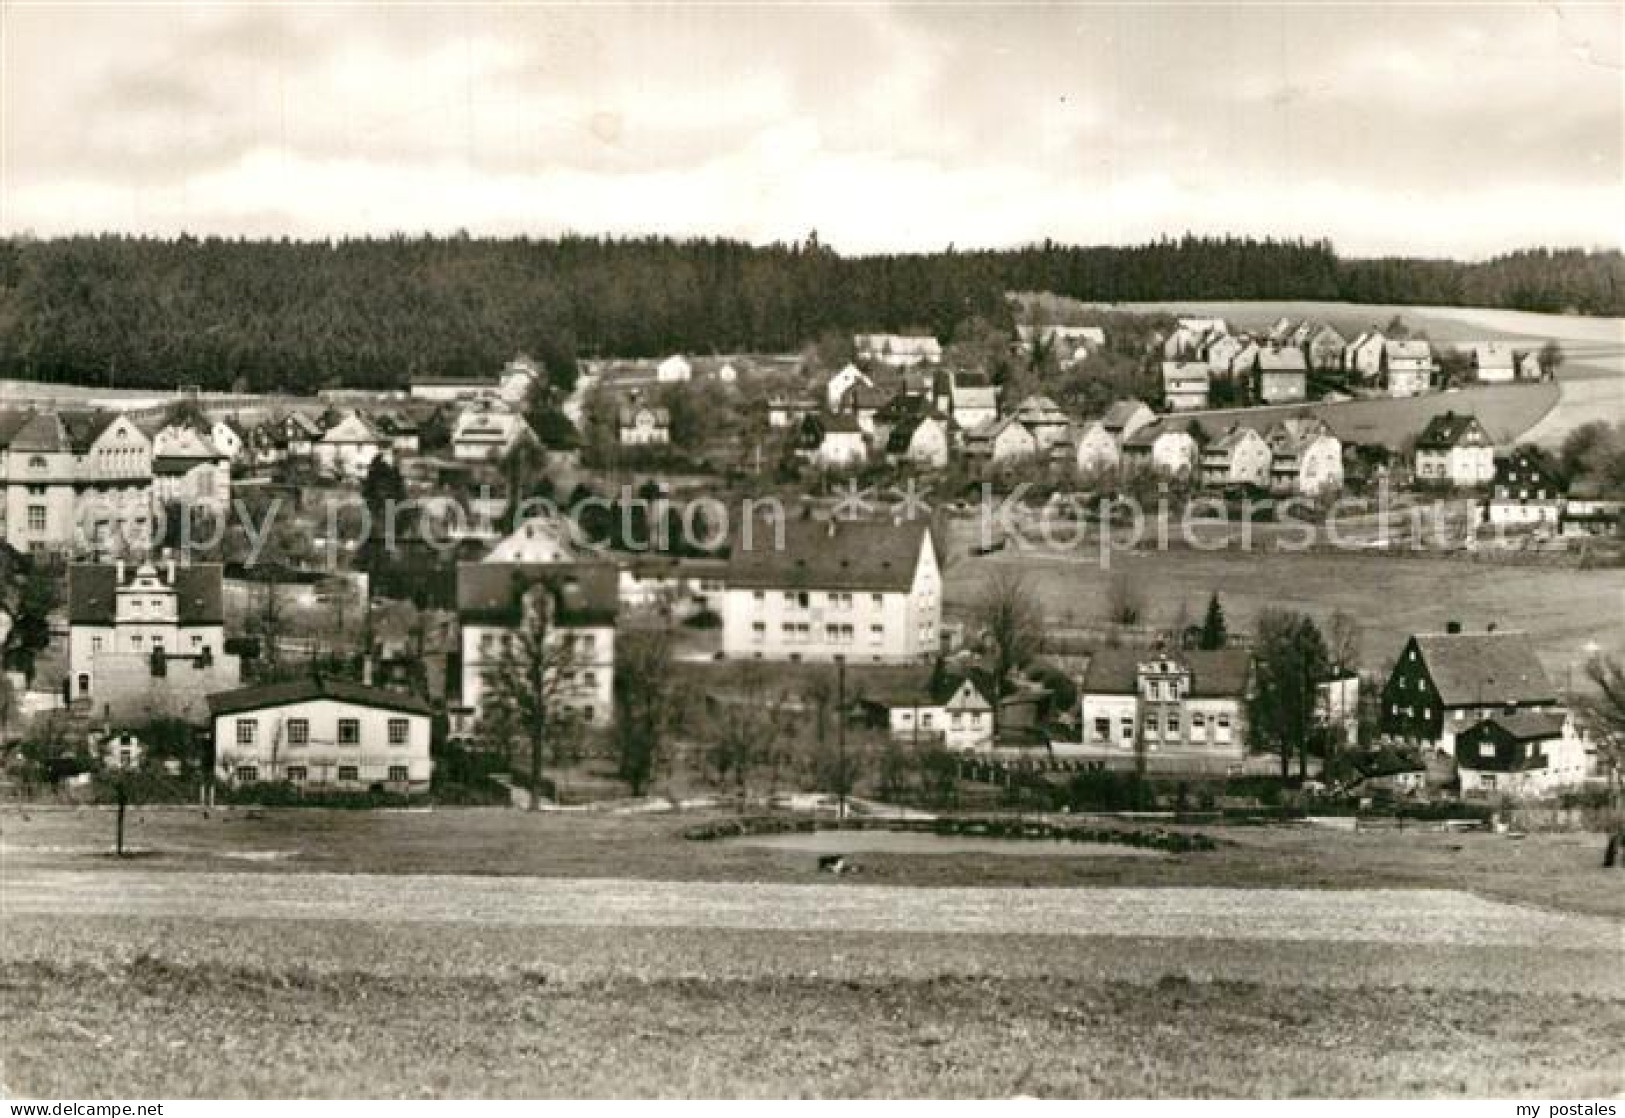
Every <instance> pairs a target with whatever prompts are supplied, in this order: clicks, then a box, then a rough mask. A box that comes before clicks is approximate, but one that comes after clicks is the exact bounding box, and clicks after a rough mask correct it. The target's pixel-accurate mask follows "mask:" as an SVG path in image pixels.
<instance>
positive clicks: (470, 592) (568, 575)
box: [457, 563, 620, 627]
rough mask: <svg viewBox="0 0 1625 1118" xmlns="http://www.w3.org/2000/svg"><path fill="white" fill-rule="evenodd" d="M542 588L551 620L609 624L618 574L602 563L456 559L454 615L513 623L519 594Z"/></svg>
mask: <svg viewBox="0 0 1625 1118" xmlns="http://www.w3.org/2000/svg"><path fill="white" fill-rule="evenodd" d="M537 586H545V587H547V588H548V590H549V592H550V593H551V594H552V596H553V604H554V608H555V613H554V616H553V620H554V622H555V623H556V624H559V625H565V626H570V627H586V626H596V625H613V624H615V615H616V612H617V610H618V608H619V605H620V596H619V575H618V573H617V572H616V569H615V567H614V566H613V565H611V564H608V563H459V564H457V616H458V617H459V618H461V619H462V620H463V621H464V622H465V623H468V622H472V623H475V624H485V625H506V626H514V625H518V624H519V622H520V617H521V613H520V606H521V604H522V602H523V599H524V596H525V594H526V593H527V592H528V591H530V590H531V589H533V588H534V587H537Z"/></svg>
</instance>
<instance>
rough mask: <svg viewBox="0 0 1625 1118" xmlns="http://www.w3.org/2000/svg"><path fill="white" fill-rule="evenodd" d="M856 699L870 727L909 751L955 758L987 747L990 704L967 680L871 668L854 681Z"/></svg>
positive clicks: (927, 672)
mask: <svg viewBox="0 0 1625 1118" xmlns="http://www.w3.org/2000/svg"><path fill="white" fill-rule="evenodd" d="M857 696H858V697H857V702H856V705H857V706H858V707H859V708H860V709H862V710H864V711H865V712H866V713H867V715H868V720H869V722H870V724H871V725H873V726H875V727H876V728H878V729H883V730H885V731H887V732H888V733H890V734H891V736H892V737H894V738H897V739H899V740H903V741H907V742H909V744H910V745H913V746H916V747H918V746H921V745H935V744H940V745H942V746H943V747H944V748H945V749H951V750H954V751H956V752H968V751H973V750H980V749H988V748H990V747H991V746H992V745H993V721H994V720H993V704H992V703H990V702H989V701H988V699H987V696H986V695H985V694H984V693H983V691H982V689H981V688H980V687H978V686H977V683H976V681H975V680H974V679H972V678H971V677H970V676H968V675H956V674H953V673H949V672H944V671H935V670H932V669H930V668H924V667H919V668H913V667H911V668H893V669H885V668H873V669H870V670H869V671H867V672H865V673H864V674H863V675H862V677H861V678H860V679H859V680H858V683H857Z"/></svg>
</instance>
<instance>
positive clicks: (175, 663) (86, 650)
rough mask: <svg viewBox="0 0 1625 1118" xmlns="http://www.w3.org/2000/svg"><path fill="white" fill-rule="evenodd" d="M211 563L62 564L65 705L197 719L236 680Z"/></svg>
mask: <svg viewBox="0 0 1625 1118" xmlns="http://www.w3.org/2000/svg"><path fill="white" fill-rule="evenodd" d="M221 587H222V581H221V568H220V565H219V564H218V563H198V564H191V565H177V564H176V563H175V562H173V561H167V560H166V561H163V562H160V563H140V564H137V563H126V562H123V561H119V562H115V563H100V564H96V563H76V564H74V565H73V566H71V567H69V568H68V678H67V692H68V693H67V696H66V698H67V699H68V701H70V702H76V703H87V704H88V705H89V706H90V708H91V710H92V712H93V713H95V714H96V715H99V716H102V717H112V718H117V719H122V718H128V717H135V716H149V717H163V716H168V717H176V718H185V717H195V716H199V715H201V713H202V709H203V707H202V703H203V699H204V696H206V695H207V694H209V693H210V692H211V691H219V690H223V689H225V688H230V687H235V686H237V683H238V681H239V678H240V676H239V670H240V669H239V663H238V659H237V657H235V656H231V655H228V654H227V653H226V651H225V612H224V607H223V605H222V601H221Z"/></svg>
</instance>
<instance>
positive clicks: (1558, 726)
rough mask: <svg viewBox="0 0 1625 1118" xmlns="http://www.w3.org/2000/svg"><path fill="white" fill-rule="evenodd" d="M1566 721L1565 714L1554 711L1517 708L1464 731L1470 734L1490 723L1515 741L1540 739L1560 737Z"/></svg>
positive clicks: (1475, 724) (1477, 723)
mask: <svg viewBox="0 0 1625 1118" xmlns="http://www.w3.org/2000/svg"><path fill="white" fill-rule="evenodd" d="M1567 721H1568V718H1567V716H1566V715H1563V714H1559V713H1557V712H1556V711H1545V710H1518V711H1513V712H1511V713H1501V714H1496V715H1492V716H1491V717H1489V718H1486V719H1484V720H1483V721H1481V722H1476V723H1474V724H1473V725H1472V726H1469V727H1468V728H1467V730H1466V731H1465V733H1469V734H1470V733H1473V732H1474V731H1475V730H1478V729H1479V727H1481V726H1485V725H1491V726H1495V727H1497V728H1498V729H1500V730H1501V731H1503V732H1504V733H1505V734H1506V735H1507V736H1508V737H1510V738H1512V739H1513V740H1515V741H1542V740H1544V739H1546V738H1555V737H1560V736H1561V735H1562V733H1563V724H1564V723H1565V722H1567Z"/></svg>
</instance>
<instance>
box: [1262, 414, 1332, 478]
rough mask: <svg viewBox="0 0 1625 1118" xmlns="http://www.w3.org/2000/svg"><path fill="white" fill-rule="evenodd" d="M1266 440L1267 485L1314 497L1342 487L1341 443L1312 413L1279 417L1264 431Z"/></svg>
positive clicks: (1328, 426) (1325, 424) (1329, 428)
mask: <svg viewBox="0 0 1625 1118" xmlns="http://www.w3.org/2000/svg"><path fill="white" fill-rule="evenodd" d="M1264 440H1265V441H1266V442H1268V443H1269V444H1270V453H1271V455H1272V457H1271V459H1270V489H1271V490H1272V491H1273V492H1276V493H1299V494H1302V495H1303V496H1305V497H1314V496H1318V495H1320V494H1322V493H1331V492H1336V491H1337V490H1339V489H1341V488H1343V443H1342V441H1341V440H1340V439H1338V437H1337V436H1336V435H1334V434H1332V429H1331V427H1330V425H1328V424H1327V423H1326V421H1325V420H1323V419H1318V418H1316V417H1314V416H1293V417H1291V418H1289V419H1283V420H1281V421H1280V422H1279V423H1277V424H1275V426H1273V427H1271V428H1270V429H1269V431H1268V432H1266V433H1265V435H1264Z"/></svg>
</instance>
